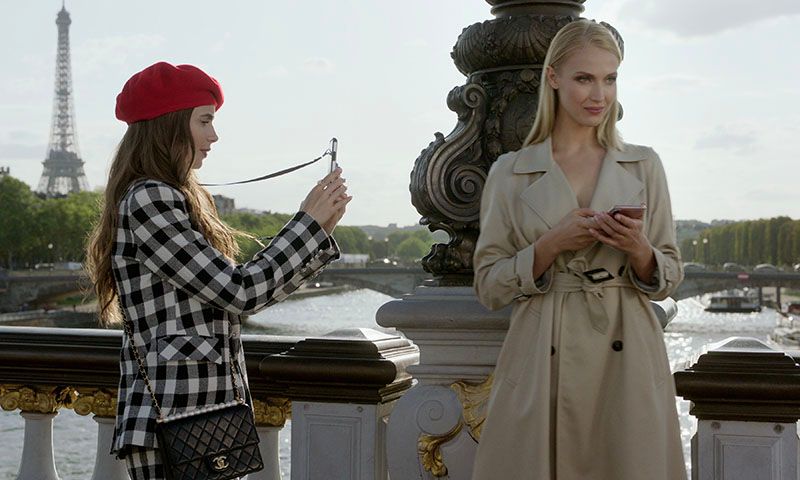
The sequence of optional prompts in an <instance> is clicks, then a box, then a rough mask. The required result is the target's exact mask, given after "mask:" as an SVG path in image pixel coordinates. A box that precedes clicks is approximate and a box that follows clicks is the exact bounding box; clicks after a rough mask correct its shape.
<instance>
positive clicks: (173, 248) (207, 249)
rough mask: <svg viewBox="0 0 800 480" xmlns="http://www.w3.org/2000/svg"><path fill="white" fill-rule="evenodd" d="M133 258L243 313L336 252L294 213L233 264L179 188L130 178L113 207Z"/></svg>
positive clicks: (274, 297)
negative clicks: (194, 220)
mask: <svg viewBox="0 0 800 480" xmlns="http://www.w3.org/2000/svg"><path fill="white" fill-rule="evenodd" d="M120 213H121V215H120V216H121V222H123V226H125V223H127V228H128V229H129V230H130V232H131V233H132V238H133V241H134V243H135V247H136V248H135V250H136V257H137V260H139V261H140V262H141V263H142V264H143V265H144V266H145V267H146V268H147V269H148V270H150V271H151V272H153V273H154V274H155V275H157V276H159V277H161V278H163V279H164V280H165V281H167V282H169V283H170V284H172V285H173V286H175V287H176V288H179V289H182V290H184V291H186V292H188V293H189V294H190V295H192V296H194V297H196V298H198V299H199V300H200V301H202V302H204V303H207V304H210V305H212V306H214V307H216V308H220V309H223V310H226V311H229V312H231V313H234V314H237V315H250V314H253V313H255V312H258V311H259V310H261V309H263V308H265V307H267V306H269V305H271V304H273V303H275V302H277V301H280V300H282V299H283V298H285V297H286V296H288V294H289V293H291V292H292V291H293V290H295V289H296V288H297V287H299V286H300V285H301V284H302V283H303V282H304V281H305V280H307V279H309V278H311V277H313V276H314V275H315V274H316V273H318V272H319V271H320V270H321V269H322V268H323V267H324V266H325V265H326V264H327V263H328V262H330V261H331V260H333V259H335V258H338V257H339V251H338V246H337V245H336V242H335V241H334V240H333V238H331V237H329V236H328V235H327V233H326V232H325V230H323V229H322V227H321V226H320V225H319V224H318V223H317V222H316V221H315V220H314V219H313V218H312V217H311V216H310V215H308V214H307V213H305V212H299V213H297V215H295V216H294V218H292V219H291V220H290V221H289V223H287V224H286V225H285V226H284V227H283V229H281V231H280V232H279V233H278V234H277V235H276V236H275V238H274V239H273V240H272V242H270V244H269V245H268V246H267V247H266V248H264V249H263V250H261V251H260V252H258V253H257V254H256V255H255V256H254V257H253V259H252V260H250V261H249V262H247V263H244V264H241V265H232V264H231V263H230V262H229V261H228V260H227V259H226V258H225V257H224V256H223V255H222V253H221V252H220V251H219V250H217V249H215V248H214V247H212V246H211V245H210V244H209V243H208V242H207V241H206V239H205V238H204V237H203V235H202V234H201V233H200V232H199V231H197V230H195V229H194V228H193V227H192V224H191V222H190V220H189V215H188V213H187V208H186V203H185V200H184V197H183V194H181V193H180V191H178V190H176V189H174V188H172V187H170V186H169V185H167V184H165V183H162V182H157V181H147V182H144V183H142V184H140V185H136V186H135V187H134V188H133V189H132V190H131V191H130V192H129V194H128V195H127V196H126V197H125V199H123V202H122V204H121V206H120Z"/></svg>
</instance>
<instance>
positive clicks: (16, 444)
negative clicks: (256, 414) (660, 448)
mask: <svg viewBox="0 0 800 480" xmlns="http://www.w3.org/2000/svg"><path fill="white" fill-rule="evenodd" d="M389 300H391V297H388V296H386V295H382V294H380V293H376V292H373V291H370V290H355V291H350V292H345V293H341V294H337V295H330V296H322V297H312V298H306V299H302V300H294V301H286V302H283V303H281V304H278V305H275V306H273V307H271V308H269V309H267V310H265V311H263V312H261V313H259V314H258V315H255V316H253V317H251V321H252V322H253V323H254V324H255V325H257V326H260V327H261V328H258V329H255V328H254V329H252V330H251V331H250V332H248V333H270V334H286V335H305V336H318V335H322V334H325V333H327V332H330V331H333V330H336V329H339V328H351V327H369V328H375V329H381V327H379V326H378V325H376V324H375V312H376V311H377V310H378V308H379V307H380V306H381V305H382V304H384V303H386V302H387V301H389ZM678 305H679V310H678V312H679V313H678V316H677V317H676V319H675V320H674V321H673V322H672V323H671V324H670V326H669V327H668V328H667V331H666V332H665V333H664V341H665V343H666V346H667V352H668V355H669V359H670V363H671V365H672V369H673V371H674V370H676V369H677V368H681V367H683V366H684V364H685V363H686V361H688V360H690V359H691V358H692V357H693V356H694V355H696V354H697V353H699V352H700V351H701V350H702V348H703V346H704V345H707V344H709V343H713V342H717V341H720V340H723V339H725V338H728V337H730V336H751V337H756V338H759V339H761V340H765V339H766V336H767V335H768V334H769V333H770V332H771V330H772V328H773V327H774V326H775V323H776V321H777V314H776V313H775V312H774V311H773V310H770V309H765V310H764V311H763V312H761V313H753V314H719V313H717V314H711V313H707V312H705V311H704V310H703V305H702V304H701V302H700V301H699V300H698V299H696V298H693V299H688V300H683V301H681V302H679V303H678ZM262 328H263V329H262ZM676 402H677V405H678V412H679V414H680V422H681V435H682V439H683V445H684V452H685V454H686V461H687V468H688V464H689V458H690V457H689V440H690V438H691V436H692V434H693V432H694V430H695V428H696V421H695V420H694V418H693V417H691V416H690V415H689V405H688V402H686V401H683V400H680V399H678V400H676ZM53 423H54V425H53V443H54V444H55V462H56V468H57V470H58V473H59V475H60V477H61V479H62V480H85V479H88V478H90V477H91V471H92V468H93V466H94V456H95V450H96V443H97V426H96V424H95V422H93V421H92V420H90V419H89V418H86V417H80V416H78V415H77V414H75V413H74V412H72V410H62V411H61V412H60V413H59V414H58V416H56V418H55V419H54V422H53ZM288 426H289V425H288V424H287V428H284V429H283V430H282V431H281V435H280V442H281V447H280V458H281V472H282V474H283V478H284V479H285V480H288V478H289V470H290V465H289V446H290V444H291V440H290V432H289V428H288ZM23 435H24V423H23V419H22V417H20V415H19V413H18V412H5V411H2V410H0V439H2V442H0V480H12V479H14V478H16V474H17V471H18V468H19V461H20V458H21V454H22V445H23Z"/></svg>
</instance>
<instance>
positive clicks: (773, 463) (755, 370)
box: [675, 337, 800, 480]
mask: <svg viewBox="0 0 800 480" xmlns="http://www.w3.org/2000/svg"><path fill="white" fill-rule="evenodd" d="M675 385H676V387H677V392H678V395H680V396H682V397H684V398H685V399H687V400H690V401H691V402H692V406H691V409H690V413H691V414H692V415H694V416H696V417H697V419H698V426H697V433H696V434H695V436H694V437H693V439H692V478H693V479H695V480H723V479H724V480H753V479H763V480H779V479H780V480H784V479H797V478H798V461H800V459H799V458H798V436H797V420H798V418H800V366H798V365H797V364H796V363H795V361H794V359H792V357H790V356H789V355H787V354H786V353H784V352H781V351H779V350H775V349H773V348H771V347H769V346H768V345H766V344H764V343H763V342H761V341H759V340H756V339H753V338H742V337H732V338H729V339H726V340H724V341H722V342H720V343H717V344H714V345H711V346H709V347H708V349H707V352H706V353H704V354H703V355H701V356H700V357H699V358H698V359H697V362H696V363H694V365H692V366H690V367H688V368H686V369H685V370H682V371H679V372H676V373H675Z"/></svg>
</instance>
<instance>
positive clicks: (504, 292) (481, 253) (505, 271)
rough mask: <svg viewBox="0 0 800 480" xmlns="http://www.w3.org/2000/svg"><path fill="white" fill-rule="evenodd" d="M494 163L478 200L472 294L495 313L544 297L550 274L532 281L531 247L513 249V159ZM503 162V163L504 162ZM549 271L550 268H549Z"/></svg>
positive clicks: (548, 285) (548, 286) (532, 247)
mask: <svg viewBox="0 0 800 480" xmlns="http://www.w3.org/2000/svg"><path fill="white" fill-rule="evenodd" d="M507 155H513V154H506V155H503V156H501V157H499V158H498V159H497V161H496V162H495V163H494V165H492V168H491V169H490V171H489V175H488V178H487V179H486V185H485V186H484V189H483V196H482V198H481V214H480V222H481V233H480V236H479V237H478V242H477V244H476V246H475V255H474V259H473V260H474V261H473V265H474V269H475V291H476V293H477V295H478V300H480V302H481V303H482V304H483V305H484V306H485V307H486V308H488V309H490V310H497V309H500V308H503V307H505V306H506V305H508V304H510V303H511V302H513V301H514V300H517V299H522V298H527V297H530V296H531V295H535V294H542V293H546V292H547V290H549V288H550V283H551V279H552V274H551V272H550V271H549V270H548V272H546V273H545V274H544V275H542V276H541V277H540V278H539V279H537V280H534V278H533V256H534V246H533V244H529V245H515V242H514V241H513V239H514V238H515V237H516V235H515V232H514V226H513V222H512V217H511V214H512V212H511V210H510V209H509V200H510V195H513V194H514V193H513V192H511V193H509V191H508V189H509V182H508V180H509V176H510V175H512V174H513V173H512V172H511V168H512V166H513V157H511V158H510V157H508V156H507ZM504 158H505V161H503V159H504ZM551 268H552V267H551Z"/></svg>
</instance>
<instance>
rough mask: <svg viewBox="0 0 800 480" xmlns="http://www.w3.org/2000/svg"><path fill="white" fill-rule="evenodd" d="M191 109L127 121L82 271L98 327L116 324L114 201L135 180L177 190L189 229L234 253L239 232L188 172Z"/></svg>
mask: <svg viewBox="0 0 800 480" xmlns="http://www.w3.org/2000/svg"><path fill="white" fill-rule="evenodd" d="M192 110H193V109H191V108H189V109H185V110H179V111H177V112H171V113H167V114H165V115H162V116H160V117H157V118H154V119H152V120H145V121H141V122H136V123H133V124H131V125H129V126H128V130H127V131H126V132H125V135H124V136H123V137H122V140H121V141H120V143H119V146H118V147H117V151H116V154H115V155H114V160H113V162H112V163H111V169H110V171H109V174H108V184H107V185H106V190H105V196H104V200H103V206H102V215H101V217H100V219H99V221H98V223H97V225H95V228H94V231H93V232H92V234H91V236H90V238H89V243H88V246H87V249H86V270H87V271H88V273H89V276H90V278H91V280H92V283H93V285H94V290H95V293H96V294H97V301H98V305H99V307H100V312H99V315H100V323H101V324H102V325H103V326H109V325H112V324H114V323H118V322H119V321H120V320H121V312H120V309H119V303H118V301H117V289H116V284H115V282H114V273H113V271H112V267H111V256H112V253H113V248H114V241H115V239H116V235H117V227H118V225H119V213H118V211H119V203H120V201H121V200H122V196H123V195H124V194H125V192H126V191H127V190H128V187H130V186H131V184H133V183H134V182H136V181H137V180H141V179H152V180H159V181H162V182H164V183H166V184H168V185H170V186H172V187H174V188H176V189H178V190H180V191H181V193H182V194H183V195H184V196H185V197H186V203H187V204H188V209H189V219H190V221H191V222H192V225H193V226H194V227H195V228H197V229H199V231H200V232H201V233H202V234H203V236H204V237H205V238H206V240H208V242H209V243H210V244H211V245H212V246H213V247H214V248H216V249H217V250H219V251H220V252H222V254H223V255H225V256H226V257H228V259H230V260H231V261H233V260H232V259H233V258H234V257H235V256H236V254H237V253H239V246H238V244H237V243H236V240H235V238H234V237H235V235H236V234H238V233H240V232H237V231H236V230H233V229H231V228H230V227H228V226H227V225H225V224H224V223H222V221H221V220H220V218H219V215H218V214H217V209H216V207H215V206H214V199H213V198H212V197H211V194H209V193H208V191H207V190H206V189H205V188H203V187H202V186H200V184H199V183H198V181H197V177H196V175H195V172H194V170H192V161H193V159H194V155H195V145H194V141H193V139H192V135H191V130H190V126H189V120H190V118H191V115H192Z"/></svg>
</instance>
